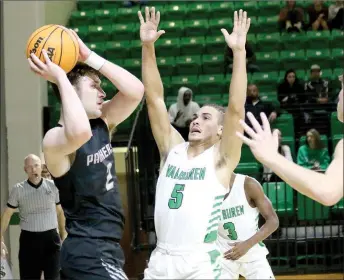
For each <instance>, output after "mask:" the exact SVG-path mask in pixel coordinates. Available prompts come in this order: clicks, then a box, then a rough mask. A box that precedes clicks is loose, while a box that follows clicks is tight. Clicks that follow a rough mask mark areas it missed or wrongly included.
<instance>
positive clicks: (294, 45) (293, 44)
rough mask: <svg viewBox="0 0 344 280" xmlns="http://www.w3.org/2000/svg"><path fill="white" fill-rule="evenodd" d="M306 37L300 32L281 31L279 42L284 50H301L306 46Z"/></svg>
mask: <svg viewBox="0 0 344 280" xmlns="http://www.w3.org/2000/svg"><path fill="white" fill-rule="evenodd" d="M306 38H307V37H306V36H304V34H300V33H282V35H281V44H282V46H283V48H284V50H286V51H295V50H301V49H303V48H305V47H306Z"/></svg>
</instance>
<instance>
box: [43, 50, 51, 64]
mask: <svg viewBox="0 0 344 280" xmlns="http://www.w3.org/2000/svg"><path fill="white" fill-rule="evenodd" d="M42 54H43V57H44V60H45V63H46V64H49V63H51V60H50V58H49V56H48V53H47V51H46V50H42Z"/></svg>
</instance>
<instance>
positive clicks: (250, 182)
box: [244, 176, 263, 189]
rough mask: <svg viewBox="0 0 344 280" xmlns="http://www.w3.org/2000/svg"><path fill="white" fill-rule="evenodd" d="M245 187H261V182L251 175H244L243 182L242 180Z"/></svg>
mask: <svg viewBox="0 0 344 280" xmlns="http://www.w3.org/2000/svg"><path fill="white" fill-rule="evenodd" d="M244 186H245V189H252V188H255V189H263V187H262V185H261V183H259V181H258V180H257V179H255V178H253V177H251V176H246V177H245V182H244Z"/></svg>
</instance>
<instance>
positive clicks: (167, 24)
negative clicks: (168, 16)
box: [160, 20, 184, 38]
mask: <svg viewBox="0 0 344 280" xmlns="http://www.w3.org/2000/svg"><path fill="white" fill-rule="evenodd" d="M160 29H161V30H165V32H166V33H165V34H164V35H163V36H164V37H165V38H180V37H183V35H184V25H183V21H182V20H174V21H172V20H171V21H167V20H166V21H162V22H161V27H160Z"/></svg>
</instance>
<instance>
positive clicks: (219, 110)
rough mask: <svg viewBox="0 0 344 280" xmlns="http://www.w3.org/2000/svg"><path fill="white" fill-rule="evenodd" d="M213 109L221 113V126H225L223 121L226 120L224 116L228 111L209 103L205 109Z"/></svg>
mask: <svg viewBox="0 0 344 280" xmlns="http://www.w3.org/2000/svg"><path fill="white" fill-rule="evenodd" d="M206 106H207V107H212V108H214V109H216V110H217V111H218V112H219V124H221V125H222V124H223V119H224V115H225V113H226V109H225V108H224V107H223V106H220V105H217V104H214V103H209V104H204V105H203V107H206Z"/></svg>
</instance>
